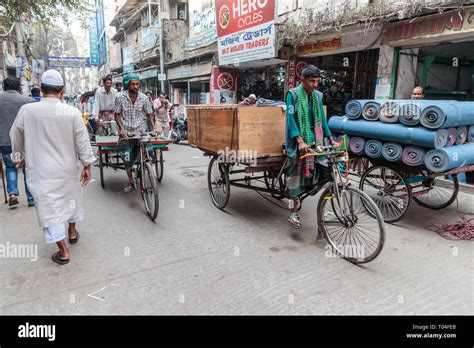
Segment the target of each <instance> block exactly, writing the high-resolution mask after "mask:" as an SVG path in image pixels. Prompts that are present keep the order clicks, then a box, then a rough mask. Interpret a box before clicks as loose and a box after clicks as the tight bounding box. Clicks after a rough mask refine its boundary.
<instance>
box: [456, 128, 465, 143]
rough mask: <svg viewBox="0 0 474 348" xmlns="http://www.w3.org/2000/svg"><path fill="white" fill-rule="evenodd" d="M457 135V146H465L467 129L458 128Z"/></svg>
mask: <svg viewBox="0 0 474 348" xmlns="http://www.w3.org/2000/svg"><path fill="white" fill-rule="evenodd" d="M456 133H457V134H456V145H462V144H464V143H465V142H466V140H467V127H465V126H464V127H458V128H457V130H456Z"/></svg>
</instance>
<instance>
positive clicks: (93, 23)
mask: <svg viewBox="0 0 474 348" xmlns="http://www.w3.org/2000/svg"><path fill="white" fill-rule="evenodd" d="M98 44H99V38H98V35H97V18H96V17H95V14H93V15H91V16H90V17H89V50H90V62H91V64H92V65H99V47H98Z"/></svg>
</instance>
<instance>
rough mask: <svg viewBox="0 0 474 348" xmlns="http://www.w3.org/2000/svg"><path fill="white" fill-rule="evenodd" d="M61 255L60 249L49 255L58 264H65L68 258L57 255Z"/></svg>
mask: <svg viewBox="0 0 474 348" xmlns="http://www.w3.org/2000/svg"><path fill="white" fill-rule="evenodd" d="M59 255H61V252H60V251H57V252H55V253H54V254H53V256H51V259H52V260H53V261H54V262H56V263H57V264H58V265H65V264H67V263H69V259H60V258H59V257H58V256H59Z"/></svg>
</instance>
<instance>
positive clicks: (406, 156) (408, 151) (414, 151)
mask: <svg viewBox="0 0 474 348" xmlns="http://www.w3.org/2000/svg"><path fill="white" fill-rule="evenodd" d="M425 154H426V151H425V149H423V148H421V147H418V146H405V147H404V148H403V155H402V161H403V163H405V164H406V165H407V166H413V167H414V166H420V165H422V164H423V161H424V159H425Z"/></svg>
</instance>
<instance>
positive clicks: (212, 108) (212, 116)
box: [188, 105, 285, 158]
mask: <svg viewBox="0 0 474 348" xmlns="http://www.w3.org/2000/svg"><path fill="white" fill-rule="evenodd" d="M188 141H189V143H190V144H193V145H196V146H197V147H198V148H200V149H202V150H205V151H208V152H211V153H222V152H225V151H226V150H227V151H235V152H236V153H246V152H247V153H253V154H256V156H257V157H258V158H262V157H274V156H275V157H277V156H283V151H282V145H283V144H284V143H285V112H284V111H283V109H282V108H281V107H279V106H265V107H260V106H259V107H257V106H238V105H190V106H188Z"/></svg>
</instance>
